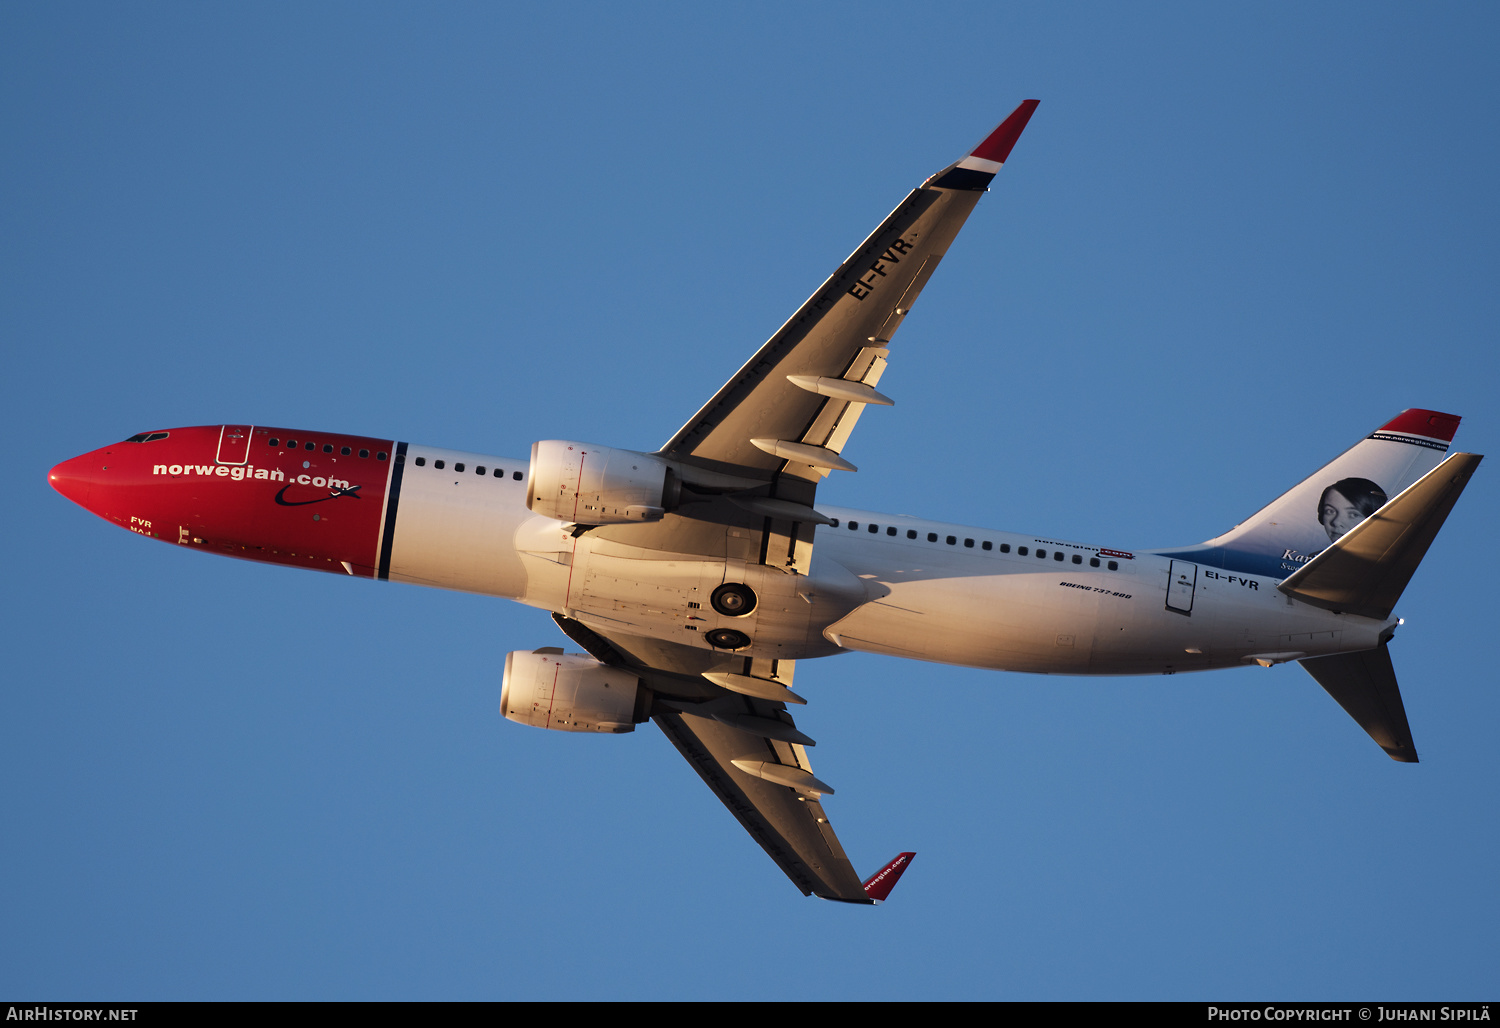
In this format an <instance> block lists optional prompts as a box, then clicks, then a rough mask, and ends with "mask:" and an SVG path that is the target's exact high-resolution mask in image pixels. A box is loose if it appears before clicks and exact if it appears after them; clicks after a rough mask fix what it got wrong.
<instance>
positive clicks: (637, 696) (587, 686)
mask: <svg viewBox="0 0 1500 1028" xmlns="http://www.w3.org/2000/svg"><path fill="white" fill-rule="evenodd" d="M650 706H651V693H650V691H649V690H647V689H645V688H642V686H641V680H640V679H639V678H638V677H636V676H635V675H633V674H631V673H630V672H629V671H625V670H622V669H621V668H614V667H609V666H608V665H606V664H601V663H599V662H598V661H597V660H595V659H594V658H593V657H586V656H584V655H583V654H580V653H563V652H562V651H560V650H555V649H544V650H537V651H535V652H527V651H526V650H516V651H514V652H512V653H508V654H506V655H505V678H504V681H503V683H502V684H501V686H500V713H501V714H504V715H505V716H506V717H507V718H509V719H510V720H512V721H519V722H520V723H521V724H523V725H532V726H534V727H536V728H554V729H557V730H558V731H563V732H615V733H621V732H633V731H635V726H636V725H637V724H639V723H640V722H642V721H645V720H646V719H647V718H648V717H649V716H650Z"/></svg>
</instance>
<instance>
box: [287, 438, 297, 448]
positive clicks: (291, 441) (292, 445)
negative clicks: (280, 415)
mask: <svg viewBox="0 0 1500 1028" xmlns="http://www.w3.org/2000/svg"><path fill="white" fill-rule="evenodd" d="M286 448H287V449H288V450H295V449H296V448H297V440H295V439H288V440H287V441H286Z"/></svg>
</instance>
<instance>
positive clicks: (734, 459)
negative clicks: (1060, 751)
mask: <svg viewBox="0 0 1500 1028" xmlns="http://www.w3.org/2000/svg"><path fill="white" fill-rule="evenodd" d="M1036 106H1037V101H1036V100H1027V101H1025V102H1024V103H1022V104H1021V106H1019V107H1017V108H1016V109H1015V111H1014V112H1013V113H1012V114H1011V115H1010V116H1009V117H1008V118H1006V119H1005V121H1004V122H1002V123H1001V124H1000V125H999V126H998V127H997V128H996V129H995V130H994V131H993V132H991V133H990V134H989V135H988V136H986V137H985V139H984V140H983V141H982V142H981V143H980V144H979V146H977V147H975V149H974V151H973V152H972V153H971V154H970V155H969V156H968V157H965V158H964V159H963V160H961V161H959V162H958V163H956V164H953V165H951V166H950V167H948V168H945V169H944V170H943V171H941V172H939V173H938V174H936V175H934V176H932V178H930V179H928V180H927V181H926V182H924V183H923V184H922V185H921V186H919V187H918V188H917V189H915V190H913V191H912V193H911V194H910V195H909V196H907V197H906V199H904V200H902V201H901V203H900V204H899V205H898V206H897V207H896V209H895V210H894V211H892V212H891V214H890V216H889V217H887V218H886V219H885V220H884V221H883V222H881V223H880V226H879V227H878V228H877V229H875V231H874V232H872V233H871V234H870V236H869V238H868V239H866V240H865V241H864V242H863V243H861V244H860V245H859V246H858V247H857V248H856V249H855V251H854V252H853V253H852V254H850V256H849V258H848V259H847V260H846V261H844V263H843V264H841V265H839V267H838V270H837V271H835V272H834V273H833V274H832V275H831V276H829V278H828V281H826V282H824V283H823V284H822V285H821V286H820V287H819V288H818V289H817V291H816V292H814V293H813V295H812V296H811V297H810V298H809V299H808V301H807V302H806V303H804V304H803V305H802V307H801V309H799V310H798V311H797V313H795V314H793V315H792V317H791V318H790V319H789V320H788V321H787V322H786V324H784V325H782V326H781V328H780V329H779V330H778V331H777V332H776V334H775V335H773V336H772V337H771V338H770V340H769V341H768V342H767V343H766V344H765V345H764V346H762V347H761V348H760V350H759V351H758V352H757V353H756V354H755V356H754V357H752V358H750V360H749V362H747V363H746V364H745V366H744V367H742V368H741V369H740V370H739V371H738V372H736V373H735V375H734V377H733V378H731V379H730V380H729V381H728V382H726V383H725V384H724V386H723V388H721V389H720V390H719V391H718V393H716V394H715V395H714V397H713V399H711V400H709V401H708V403H706V404H704V406H703V409H702V410H700V411H698V413H697V414H695V415H693V417H692V419H691V420H689V421H688V423H687V424H686V425H684V426H683V427H682V429H681V430H680V431H678V433H677V434H676V435H674V436H673V437H672V438H671V440H669V441H668V442H667V444H666V445H665V446H663V447H662V450H661V452H662V453H663V454H665V455H667V456H670V457H673V458H676V459H680V460H684V461H689V462H694V463H699V464H702V465H704V466H714V467H723V466H732V468H734V469H740V470H743V469H754V470H756V471H759V472H761V473H762V474H763V475H765V476H768V475H769V474H771V473H775V472H778V471H782V470H783V468H785V470H786V473H787V474H790V475H794V476H796V477H799V478H804V479H808V480H811V481H814V482H815V481H817V479H818V478H819V477H821V476H822V475H826V474H827V473H828V471H829V470H835V469H842V470H852V465H850V464H849V463H848V462H847V461H844V460H843V459H842V458H841V457H839V454H840V453H841V452H842V450H843V448H844V444H845V443H846V442H847V441H848V439H849V433H850V431H851V430H852V429H853V427H854V423H855V421H856V420H857V419H858V418H859V415H860V412H861V411H862V410H863V409H864V408H865V406H866V404H869V403H875V404H888V403H889V402H890V401H889V400H887V399H886V398H885V397H884V396H882V395H881V394H880V393H879V392H877V391H876V390H875V386H876V385H877V384H878V383H879V381H880V376H881V374H882V372H883V371H884V370H885V364H886V357H887V353H888V351H887V344H889V343H890V341H891V337H892V336H893V335H895V333H896V329H898V328H899V327H900V326H901V321H902V319H903V318H905V317H906V314H907V312H908V311H910V310H911V306H912V304H913V303H914V302H915V301H916V298H917V296H918V294H920V293H921V291H922V287H923V286H925V285H926V284H927V280H928V279H929V278H930V277H931V276H932V273H933V271H934V270H936V268H937V265H938V261H940V260H941V259H942V257H943V255H944V254H945V253H946V252H947V250H948V246H949V244H950V243H952V242H953V239H954V237H955V236H956V235H957V234H958V231H959V229H960V228H962V227H963V224H964V221H965V220H966V219H967V218H968V216H969V212H970V211H971V210H973V209H974V205H975V204H976V203H977V202H978V201H979V197H980V195H981V194H982V193H983V192H984V190H985V189H986V188H987V187H988V185H989V183H990V180H991V179H993V178H994V177H995V173H996V172H997V171H999V170H1000V166H1001V165H1002V164H1003V163H1004V161H1005V159H1006V157H1008V156H1009V154H1010V151H1011V148H1012V147H1013V146H1014V145H1015V142H1016V140H1017V139H1018V138H1019V137H1020V135H1021V131H1022V129H1024V128H1025V127H1026V123H1027V122H1028V121H1029V120H1030V118H1031V114H1032V112H1033V111H1034V110H1035V109H1036ZM804 502H805V500H804Z"/></svg>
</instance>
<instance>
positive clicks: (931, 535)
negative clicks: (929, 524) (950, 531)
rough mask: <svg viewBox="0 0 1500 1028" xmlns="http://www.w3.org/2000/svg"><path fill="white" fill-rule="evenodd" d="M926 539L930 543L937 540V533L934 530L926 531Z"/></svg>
mask: <svg viewBox="0 0 1500 1028" xmlns="http://www.w3.org/2000/svg"><path fill="white" fill-rule="evenodd" d="M927 541H928V542H930V543H935V542H937V533H936V532H928V533H927Z"/></svg>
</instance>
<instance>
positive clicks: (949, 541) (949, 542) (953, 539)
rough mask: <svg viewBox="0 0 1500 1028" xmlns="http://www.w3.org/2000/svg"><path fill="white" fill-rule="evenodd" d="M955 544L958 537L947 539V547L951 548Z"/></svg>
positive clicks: (953, 536)
mask: <svg viewBox="0 0 1500 1028" xmlns="http://www.w3.org/2000/svg"><path fill="white" fill-rule="evenodd" d="M957 542H958V536H956V535H950V536H949V537H948V545H949V546H953V545H954V544H956V543H957Z"/></svg>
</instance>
